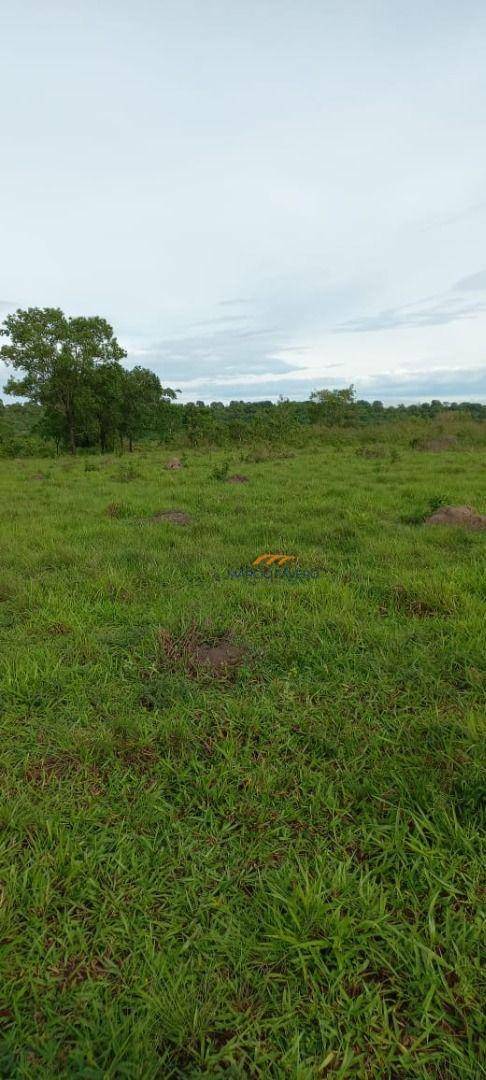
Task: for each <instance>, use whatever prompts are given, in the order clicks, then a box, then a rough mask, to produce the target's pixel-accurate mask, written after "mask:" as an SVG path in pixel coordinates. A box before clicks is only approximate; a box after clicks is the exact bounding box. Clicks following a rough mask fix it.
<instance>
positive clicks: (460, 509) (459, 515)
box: [425, 506, 486, 530]
mask: <svg viewBox="0 0 486 1080" xmlns="http://www.w3.org/2000/svg"><path fill="white" fill-rule="evenodd" d="M425 524H426V525H460V526H462V527H463V528H464V529H477V530H479V529H486V514H478V512H477V510H474V509H473V507H472V506H441V507H439V509H438V510H435V511H434V513H433V514H431V515H430V517H428V518H426V520H425Z"/></svg>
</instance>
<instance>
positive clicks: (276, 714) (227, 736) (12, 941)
mask: <svg viewBox="0 0 486 1080" xmlns="http://www.w3.org/2000/svg"><path fill="white" fill-rule="evenodd" d="M168 456H170V455H169V454H167V453H163V452H161V451H159V452H157V451H148V450H147V451H142V452H139V453H137V454H135V455H133V459H128V458H127V457H125V458H122V459H119V458H104V459H103V458H99V457H89V458H83V457H79V458H78V459H76V460H75V461H69V460H67V459H65V458H62V459H59V460H56V461H49V462H46V461H45V460H44V461H32V460H24V461H17V462H7V461H3V462H0V506H1V508H2V522H1V528H0V559H1V562H0V642H1V684H0V686H1V689H0V712H1V720H0V769H1V772H0V777H1V793H2V798H1V808H0V825H1V829H0V841H1V864H0V920H1V930H0V938H1V966H0V1075H2V1076H5V1077H25V1078H27V1077H28V1078H29V1080H30V1078H32V1077H51V1076H62V1077H64V1076H66V1077H83V1078H89V1080H98V1078H101V1077H113V1078H115V1077H127V1078H140V1080H142V1078H143V1080H146V1078H152V1077H164V1078H165V1077H191V1076H207V1077H216V1076H219V1075H223V1074H224V1075H229V1076H232V1077H245V1076H252V1077H253V1076H254V1077H285V1076H288V1077H296V1078H299V1080H304V1078H305V1080H307V1078H313V1077H323V1076H327V1075H330V1076H333V1077H341V1078H348V1077H364V1078H366V1077H370V1078H377V1077H378V1078H381V1077H385V1078H387V1077H389V1078H394V1080H397V1078H401V1077H424V1078H425V1077H441V1078H452V1077H461V1078H463V1077H464V1078H471V1080H477V1078H478V1077H479V1076H481V1075H483V1072H482V1065H481V1056H480V1033H481V990H480V927H481V924H480V913H481V891H480V890H481V837H482V833H481V825H480V813H481V795H482V780H483V775H484V774H483V773H482V760H481V747H482V745H484V743H483V744H482V732H481V727H482V722H483V720H484V713H485V703H486V694H485V680H484V674H485V665H484V657H485V645H486V640H485V638H486V634H485V620H484V596H485V592H484V584H485V559H484V553H485V534H484V533H483V534H480V533H477V534H474V533H466V532H464V531H463V530H461V529H449V530H447V529H445V528H432V527H427V526H424V525H422V524H419V523H418V522H420V520H421V519H422V518H423V516H424V514H426V513H427V511H428V510H430V509H431V508H433V506H434V505H437V503H438V502H441V501H442V502H444V501H445V502H451V503H471V504H472V505H474V506H476V507H477V508H478V509H479V510H481V511H483V512H486V504H485V496H484V492H485V488H486V483H485V481H486V460H485V456H484V451H481V450H479V449H477V450H475V451H471V452H467V451H450V452H444V453H441V454H432V453H419V452H417V451H413V450H410V449H408V450H405V449H403V450H402V449H400V448H399V449H398V452H395V453H393V454H390V453H389V451H386V455H385V457H383V458H379V459H373V458H370V459H368V458H364V457H359V456H357V455H356V453H355V451H354V450H353V448H352V447H348V448H344V449H343V448H338V447H335V448H332V447H327V448H326V447H324V448H322V449H320V450H312V451H311V450H308V451H302V452H299V453H298V454H297V456H295V457H283V458H277V457H276V458H270V459H269V460H266V461H261V462H253V463H251V462H250V463H249V464H248V463H242V461H241V460H240V458H239V456H238V455H237V454H236V453H234V454H233V456H232V463H231V469H230V472H238V473H244V474H245V475H246V476H248V478H249V482H248V483H247V484H241V485H240V484H229V483H227V482H224V481H222V480H217V479H215V478H213V477H212V473H213V472H214V470H215V467H216V466H217V465H221V463H222V462H223V460H224V458H225V456H226V455H224V454H205V455H204V454H200V453H197V452H196V451H193V452H189V454H188V459H187V465H186V467H185V468H184V469H183V470H181V471H179V472H173V473H171V472H168V471H165V469H164V468H163V464H164V461H165V460H166V459H167V457H168ZM223 472H224V470H223ZM110 504H116V505H115V506H112V511H111V514H109V513H107V507H108V506H109V505H110ZM170 508H175V509H178V510H183V511H186V512H187V513H188V514H189V515H191V518H192V523H191V524H189V525H186V526H181V525H177V524H173V523H171V522H168V521H163V520H159V521H152V520H151V517H152V515H154V514H155V513H156V512H157V511H160V510H165V509H170ZM278 551H281V552H286V553H289V554H295V555H297V556H298V558H299V565H300V567H301V568H302V569H308V570H318V571H320V575H319V577H317V578H312V579H310V580H304V579H300V580H296V581H291V580H287V581H286V580H274V581H273V580H272V581H267V580H263V581H259V580H252V579H246V578H232V577H230V576H229V575H230V572H231V571H233V570H235V569H238V568H239V567H241V566H249V565H250V564H251V562H252V560H253V559H255V557H256V556H258V555H259V554H262V553H263V552H278ZM161 630H162V631H165V636H166V638H167V639H170V640H171V641H172V642H175V643H177V641H181V640H187V636H188V634H189V637H190V635H191V634H192V635H194V634H198V633H199V635H200V638H201V640H203V639H204V640H208V641H214V640H216V639H217V638H218V636H219V635H225V634H230V635H231V640H232V641H234V642H235V643H236V644H237V645H239V646H241V647H242V648H243V649H244V650H245V658H244V663H243V665H242V667H241V668H240V669H239V670H237V671H235V672H231V673H229V675H228V677H226V678H223V677H213V676H211V675H210V674H209V673H208V672H207V671H206V670H205V669H201V670H199V671H198V670H194V669H192V668H191V667H190V665H188V664H187V663H186V662H185V660H184V656H183V655H182V658H181V657H179V658H178V657H177V655H176V654H177V650H176V654H175V655H174V656H172V659H170V658H168V657H167V655H166V653H165V652H164V649H163V648H162V647H161V640H162V641H163V640H164V635H162V637H161V635H160V633H159V632H160V631H161ZM483 732H484V727H483ZM483 895H484V894H483Z"/></svg>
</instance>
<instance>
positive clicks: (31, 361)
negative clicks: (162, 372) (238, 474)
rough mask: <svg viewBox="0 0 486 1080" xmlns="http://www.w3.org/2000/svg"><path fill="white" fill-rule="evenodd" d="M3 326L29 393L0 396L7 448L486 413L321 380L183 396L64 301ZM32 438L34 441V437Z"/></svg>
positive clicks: (268, 435)
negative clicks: (309, 387) (202, 397)
mask: <svg viewBox="0 0 486 1080" xmlns="http://www.w3.org/2000/svg"><path fill="white" fill-rule="evenodd" d="M0 335H2V336H4V337H6V338H7V339H8V342H7V344H4V345H3V346H2V347H1V348H0V359H2V360H3V361H4V362H5V363H6V364H7V366H10V367H12V368H13V370H14V372H15V374H14V375H12V376H11V377H10V378H9V380H8V382H7V384H6V386H5V387H4V392H5V393H6V394H11V395H14V396H15V397H20V398H25V399H26V401H25V402H23V403H18V402H16V403H14V404H10V405H4V403H3V402H2V400H1V399H0V453H3V454H8V453H9V452H10V453H12V454H18V453H22V452H29V447H30V448H31V452H35V445H36V444H35V439H36V438H37V439H42V440H44V441H45V442H46V444H50V445H52V446H55V448H56V451H57V453H59V452H61V451H65V450H68V451H69V452H70V453H72V454H74V453H76V451H77V449H87V450H88V449H93V448H99V449H100V450H101V451H102V452H105V451H112V450H114V449H116V448H118V449H121V450H123V448H124V446H127V447H128V449H129V450H130V451H131V450H132V449H133V446H134V442H135V440H141V439H144V438H155V439H157V440H159V441H160V442H170V441H175V440H178V439H179V440H181V441H184V442H186V443H187V444H188V445H190V446H198V445H204V444H212V445H216V446H218V445H219V446H224V445H228V444H234V443H236V444H237V443H244V442H248V441H254V442H273V441H283V440H285V439H286V438H289V437H291V436H292V434H293V433H295V432H298V431H299V430H300V431H302V429H304V428H306V427H307V428H309V427H312V426H315V425H321V426H323V427H343V426H349V425H363V424H369V423H376V422H383V421H391V420H394V419H400V418H401V419H404V418H422V419H433V418H435V417H437V416H438V415H439V414H440V413H443V412H446V411H447V412H460V413H463V414H465V415H467V416H468V417H469V418H471V419H474V420H485V419H486V405H481V404H480V403H476V402H461V403H444V402H441V401H432V402H424V403H422V404H415V405H388V406H386V405H384V404H383V403H382V402H381V401H373V402H368V401H364V400H356V396H355V392H354V388H353V387H352V386H349V387H344V388H343V389H337V390H336V389H335V390H329V389H321V390H315V391H314V392H313V393H312V394H311V395H310V398H309V399H308V400H307V401H290V400H289V399H288V398H284V397H281V398H279V400H278V401H277V402H272V401H231V402H230V403H229V404H227V405H225V404H224V403H223V402H219V401H213V402H211V403H210V404H206V403H205V402H204V401H197V402H187V403H185V404H182V403H180V402H177V401H176V396H177V393H178V392H179V391H177V390H174V389H172V388H171V387H163V386H162V384H161V382H160V379H159V378H158V376H157V375H156V374H155V372H154V371H151V370H150V369H149V368H144V367H140V366H137V367H134V368H131V369H128V368H126V367H124V366H123V364H122V360H124V359H125V358H126V355H127V354H126V351H125V350H124V349H123V348H122V347H121V346H120V344H119V343H118V341H117V339H116V337H115V336H114V333H113V329H112V327H111V326H110V325H109V323H107V322H106V320H105V319H102V318H100V317H99V316H95V317H89V318H87V317H74V318H72V317H68V316H66V315H65V314H64V313H63V312H62V311H61V310H60V309H59V308H28V309H27V310H21V309H19V310H18V311H16V312H15V313H13V314H10V315H7V317H6V318H5V320H4V323H3V325H2V326H0ZM29 439H30V443H29Z"/></svg>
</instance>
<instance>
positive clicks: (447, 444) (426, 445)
mask: <svg viewBox="0 0 486 1080" xmlns="http://www.w3.org/2000/svg"><path fill="white" fill-rule="evenodd" d="M458 442H459V440H458V439H457V438H456V436H455V435H441V436H440V437H439V438H437V439H429V440H428V441H427V442H420V443H418V446H417V449H418V450H429V451H430V452H431V453H433V454H440V452H441V450H453V449H454V448H455V447H456V446H457V445H458Z"/></svg>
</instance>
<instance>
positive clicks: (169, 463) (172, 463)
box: [165, 457, 184, 469]
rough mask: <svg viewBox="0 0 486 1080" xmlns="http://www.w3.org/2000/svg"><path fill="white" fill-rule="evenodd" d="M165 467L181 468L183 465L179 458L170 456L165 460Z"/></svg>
mask: <svg viewBox="0 0 486 1080" xmlns="http://www.w3.org/2000/svg"><path fill="white" fill-rule="evenodd" d="M165 468H166V469H183V468H184V466H183V464H182V461H181V459H180V458H178V457H173V458H170V460H169V461H166V463H165Z"/></svg>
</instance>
